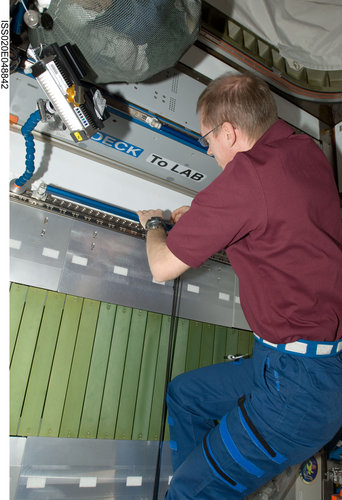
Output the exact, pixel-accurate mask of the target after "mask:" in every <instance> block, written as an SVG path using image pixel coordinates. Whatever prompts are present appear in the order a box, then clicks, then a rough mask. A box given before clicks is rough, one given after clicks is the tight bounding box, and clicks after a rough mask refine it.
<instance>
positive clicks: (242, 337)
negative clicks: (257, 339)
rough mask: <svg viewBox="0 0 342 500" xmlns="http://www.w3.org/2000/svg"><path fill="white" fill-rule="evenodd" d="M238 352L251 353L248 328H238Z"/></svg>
mask: <svg viewBox="0 0 342 500" xmlns="http://www.w3.org/2000/svg"><path fill="white" fill-rule="evenodd" d="M238 335H239V338H238V348H237V350H238V354H240V355H242V354H249V337H250V332H249V331H247V330H238Z"/></svg>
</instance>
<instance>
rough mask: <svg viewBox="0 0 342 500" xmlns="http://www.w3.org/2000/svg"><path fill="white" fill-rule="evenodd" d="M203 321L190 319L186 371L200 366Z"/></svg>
mask: <svg viewBox="0 0 342 500" xmlns="http://www.w3.org/2000/svg"><path fill="white" fill-rule="evenodd" d="M201 334H202V323H199V322H198V321H190V327H189V337H188V348H187V353H186V364H185V371H189V370H195V369H196V368H198V367H199V362H200V352H201Z"/></svg>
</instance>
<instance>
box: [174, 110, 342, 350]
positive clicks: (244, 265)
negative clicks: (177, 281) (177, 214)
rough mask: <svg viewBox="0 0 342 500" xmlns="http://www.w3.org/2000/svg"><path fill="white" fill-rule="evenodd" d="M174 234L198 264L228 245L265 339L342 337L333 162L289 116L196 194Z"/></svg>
mask: <svg viewBox="0 0 342 500" xmlns="http://www.w3.org/2000/svg"><path fill="white" fill-rule="evenodd" d="M166 243H167V246H168V248H169V249H170V250H171V252H172V253H173V254H174V255H176V256H177V257H178V258H179V259H180V260H182V261H183V262H184V263H186V264H187V265H189V266H191V267H198V266H200V265H201V264H202V263H203V262H204V261H205V260H207V259H208V258H209V257H211V256H212V255H213V254H214V253H216V252H217V251H219V250H221V249H223V248H224V249H225V251H226V253H227V256H228V258H229V260H230V262H231V264H232V266H233V268H234V271H235V272H236V274H237V276H238V278H239V287H240V303H241V307H242V309H243V311H244V314H245V317H246V319H247V321H248V323H249V325H250V327H251V329H252V330H253V331H254V332H255V333H257V334H258V335H260V336H261V337H262V338H264V339H265V340H268V341H269V342H274V343H287V342H293V341H295V340H298V339H309V340H316V341H334V340H338V339H340V338H341V337H342V224H341V216H340V203H339V197H338V192H337V188H336V184H335V181H334V177H333V173H332V168H331V166H330V164H329V162H328V161H327V159H326V157H325V156H324V154H323V152H322V151H321V149H320V148H319V147H318V146H317V145H316V144H315V143H314V142H313V141H312V139H310V138H309V137H308V136H307V135H304V134H295V132H294V130H293V129H292V127H290V126H289V125H287V124H286V123H285V122H283V121H281V120H279V121H277V122H276V123H275V124H274V125H273V126H272V127H271V128H270V129H269V130H268V131H267V132H266V133H265V134H264V135H263V136H262V137H261V138H260V139H259V140H258V142H257V143H256V144H255V145H254V146H253V148H252V149H250V150H249V151H247V152H241V153H238V154H237V155H236V156H235V158H234V159H233V160H232V161H231V162H230V163H228V164H227V166H226V168H225V169H224V170H223V172H222V173H221V174H220V175H219V176H218V177H217V178H216V179H215V180H214V181H213V182H212V183H211V184H210V185H209V186H208V187H207V188H206V189H204V190H203V191H201V192H200V193H199V194H197V195H196V197H195V198H194V200H193V202H192V204H191V208H190V210H189V211H188V212H187V213H186V214H184V215H183V216H182V218H181V219H180V220H179V221H178V222H177V224H176V225H175V226H174V227H173V228H172V230H171V231H170V232H169V235H168V237H167V240H166Z"/></svg>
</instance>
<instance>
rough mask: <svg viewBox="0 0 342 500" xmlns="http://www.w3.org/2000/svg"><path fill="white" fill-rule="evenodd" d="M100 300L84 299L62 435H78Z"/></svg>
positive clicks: (60, 434)
mask: <svg viewBox="0 0 342 500" xmlns="http://www.w3.org/2000/svg"><path fill="white" fill-rule="evenodd" d="M99 307H100V302H99V301H97V300H91V299H84V302H83V309H82V314H81V320H80V326H79V328H78V335H77V340H76V346H75V352H74V358H73V361H72V366H71V371H70V379H69V384H68V390H67V394H66V399H65V404H64V411H63V417H62V422H61V428H60V431H59V436H60V437H71V438H75V437H77V435H78V431H79V427H80V421H81V415H82V408H83V401H84V395H85V390H86V386H87V379H88V373H89V365H90V359H91V354H92V350H93V345H94V337H95V331H96V324H97V318H98V314H99Z"/></svg>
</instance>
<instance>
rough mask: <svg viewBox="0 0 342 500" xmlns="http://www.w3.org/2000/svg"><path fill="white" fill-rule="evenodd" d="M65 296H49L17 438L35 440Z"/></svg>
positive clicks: (49, 293)
mask: <svg viewBox="0 0 342 500" xmlns="http://www.w3.org/2000/svg"><path fill="white" fill-rule="evenodd" d="M64 301H65V295H64V294H61V293H57V292H51V291H50V292H48V294H47V299H46V304H45V310H44V315H43V319H42V323H41V327H40V331H39V337H38V341H37V346H36V351H35V354H34V358H33V363H32V369H31V374H30V379H29V383H28V386H27V392H26V397H25V403H24V408H23V412H22V417H21V421H20V427H19V432H18V435H20V436H38V432H39V425H40V418H41V415H42V411H43V406H44V401H45V394H46V389H47V386H48V383H49V376H50V370H51V365H52V360H53V355H54V351H55V346H56V341H57V336H58V331H59V325H60V321H61V317H62V312H63V306H64Z"/></svg>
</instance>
